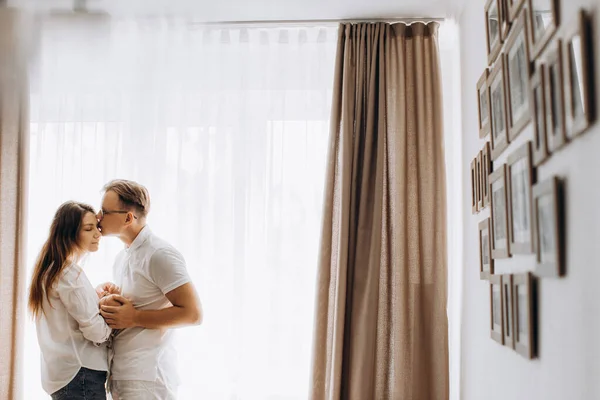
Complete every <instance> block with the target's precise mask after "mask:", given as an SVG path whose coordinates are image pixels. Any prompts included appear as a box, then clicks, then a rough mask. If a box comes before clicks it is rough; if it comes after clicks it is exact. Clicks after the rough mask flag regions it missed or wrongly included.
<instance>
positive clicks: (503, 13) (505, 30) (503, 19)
mask: <svg viewBox="0 0 600 400" xmlns="http://www.w3.org/2000/svg"><path fill="white" fill-rule="evenodd" d="M499 2H500V35H501V37H502V41H504V40H506V38H507V37H508V34H509V32H510V27H511V25H512V20H511V19H510V15H509V13H508V0H499Z"/></svg>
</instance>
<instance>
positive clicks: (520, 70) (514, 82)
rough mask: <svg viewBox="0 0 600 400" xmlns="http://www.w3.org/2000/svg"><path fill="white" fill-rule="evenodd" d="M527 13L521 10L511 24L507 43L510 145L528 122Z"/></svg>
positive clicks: (529, 116)
mask: <svg viewBox="0 0 600 400" xmlns="http://www.w3.org/2000/svg"><path fill="white" fill-rule="evenodd" d="M526 15H527V9H525V8H524V9H523V10H522V11H521V13H520V14H519V16H518V17H517V18H516V19H515V20H514V22H513V26H512V31H511V33H510V36H509V38H508V40H507V42H506V48H505V53H504V56H505V57H506V75H505V78H506V90H507V94H506V107H507V109H508V112H507V115H508V139H509V142H512V141H513V140H515V138H516V137H517V136H518V135H519V133H521V131H522V130H523V129H524V128H525V127H526V126H527V124H529V122H530V121H531V112H530V109H529V107H530V102H529V76H530V75H531V62H530V59H529V41H528V35H527V18H526Z"/></svg>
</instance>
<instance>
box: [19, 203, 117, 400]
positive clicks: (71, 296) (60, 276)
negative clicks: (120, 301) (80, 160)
mask: <svg viewBox="0 0 600 400" xmlns="http://www.w3.org/2000/svg"><path fill="white" fill-rule="evenodd" d="M100 237H101V235H100V231H99V230H98V221H97V219H96V213H95V212H94V209H93V208H92V207H90V206H88V205H86V204H81V203H76V202H72V201H69V202H66V203H64V204H62V205H61V206H60V207H59V208H58V210H57V211H56V214H55V215H54V219H53V221H52V225H51V227H50V235H49V237H48V240H46V243H45V244H44V246H43V248H42V251H41V252H40V255H39V256H38V259H37V261H36V263H35V268H34V271H33V276H32V278H31V288H30V291H29V302H28V306H29V310H30V311H31V313H32V314H33V316H34V318H35V319H36V330H37V337H38V342H39V345H40V349H41V353H42V357H41V366H42V387H43V388H44V390H45V391H46V392H47V393H48V394H50V395H51V397H52V399H54V400H67V399H84V398H85V399H106V391H105V382H106V375H107V371H108V365H107V347H106V345H103V343H104V342H106V341H107V340H108V338H109V336H110V333H111V329H110V327H109V326H108V325H107V324H106V322H105V321H104V319H103V318H102V316H100V314H99V311H98V295H97V294H96V289H95V288H94V287H92V285H91V283H90V281H89V280H88V278H87V276H86V274H85V272H83V270H82V269H81V267H80V266H79V265H78V261H79V260H81V259H82V257H83V256H85V255H86V254H87V253H89V252H95V251H97V250H98V244H99V242H100Z"/></svg>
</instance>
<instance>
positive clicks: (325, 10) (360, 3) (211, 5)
mask: <svg viewBox="0 0 600 400" xmlns="http://www.w3.org/2000/svg"><path fill="white" fill-rule="evenodd" d="M74 1H75V3H77V2H80V3H84V4H87V8H89V9H94V10H102V11H105V12H108V13H110V14H111V15H115V16H123V15H161V16H165V15H171V16H193V17H194V18H197V19H199V20H201V21H204V22H222V21H271V20H275V21H277V20H291V21H297V20H329V19H333V20H338V19H349V20H356V19H394V18H422V17H423V18H424V17H430V18H433V17H436V18H441V17H447V16H451V15H454V14H455V13H456V10H459V9H460V7H461V6H462V3H463V0H9V1H8V4H9V5H13V6H19V7H24V8H30V9H31V8H33V9H37V10H47V9H65V10H68V9H71V8H73V4H74Z"/></svg>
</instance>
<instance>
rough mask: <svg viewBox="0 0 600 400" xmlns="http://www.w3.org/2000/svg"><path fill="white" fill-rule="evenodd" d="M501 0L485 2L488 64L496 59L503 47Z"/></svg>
mask: <svg viewBox="0 0 600 400" xmlns="http://www.w3.org/2000/svg"><path fill="white" fill-rule="evenodd" d="M500 10H501V8H500V1H499V0H487V2H486V3H485V30H486V41H487V55H488V65H492V64H493V63H494V61H496V57H498V54H499V53H500V49H501V47H502V36H501V32H500Z"/></svg>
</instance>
